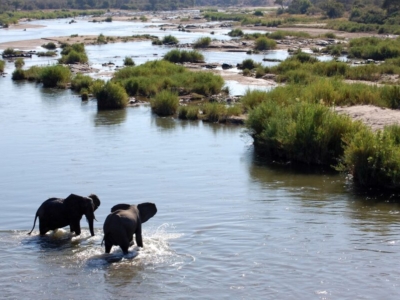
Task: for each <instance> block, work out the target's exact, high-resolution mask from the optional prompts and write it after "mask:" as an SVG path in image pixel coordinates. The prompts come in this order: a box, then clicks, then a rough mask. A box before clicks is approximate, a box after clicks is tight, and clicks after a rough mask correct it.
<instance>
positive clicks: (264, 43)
mask: <svg viewBox="0 0 400 300" xmlns="http://www.w3.org/2000/svg"><path fill="white" fill-rule="evenodd" d="M275 48H276V42H275V41H274V40H272V39H269V38H267V37H259V38H258V39H256V41H255V45H254V49H255V50H259V51H263V50H271V49H275Z"/></svg>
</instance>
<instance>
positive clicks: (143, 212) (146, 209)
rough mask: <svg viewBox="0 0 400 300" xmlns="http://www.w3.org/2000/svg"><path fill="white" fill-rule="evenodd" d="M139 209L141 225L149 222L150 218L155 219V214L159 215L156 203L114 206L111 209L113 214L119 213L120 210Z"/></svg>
mask: <svg viewBox="0 0 400 300" xmlns="http://www.w3.org/2000/svg"><path fill="white" fill-rule="evenodd" d="M135 207H136V208H137V209H138V210H139V217H140V221H141V223H145V222H147V221H148V220H149V219H150V218H152V217H154V216H155V214H156V213H157V207H156V205H155V204H154V203H151V202H145V203H141V204H138V205H137V206H136V205H130V204H117V205H114V206H113V207H112V208H111V212H114V211H117V210H119V209H122V210H129V209H134V208H135Z"/></svg>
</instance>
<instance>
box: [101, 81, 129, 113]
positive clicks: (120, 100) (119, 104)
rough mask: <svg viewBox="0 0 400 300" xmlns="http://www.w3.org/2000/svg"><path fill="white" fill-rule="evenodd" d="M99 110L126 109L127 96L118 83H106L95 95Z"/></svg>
mask: <svg viewBox="0 0 400 300" xmlns="http://www.w3.org/2000/svg"><path fill="white" fill-rule="evenodd" d="M95 96H96V98H97V108H98V109H99V110H109V109H121V108H124V107H126V105H127V104H128V101H129V96H128V94H127V93H126V92H125V89H124V88H123V87H122V86H120V85H119V84H118V83H114V82H111V81H108V82H107V83H106V84H105V85H104V86H103V87H102V88H100V90H98V91H97V92H96V94H95Z"/></svg>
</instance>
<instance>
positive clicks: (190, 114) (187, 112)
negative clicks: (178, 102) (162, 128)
mask: <svg viewBox="0 0 400 300" xmlns="http://www.w3.org/2000/svg"><path fill="white" fill-rule="evenodd" d="M198 114H199V108H198V107H197V106H179V108H178V118H179V119H182V120H197V119H198V118H199V116H198Z"/></svg>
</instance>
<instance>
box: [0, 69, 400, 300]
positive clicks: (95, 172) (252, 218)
mask: <svg viewBox="0 0 400 300" xmlns="http://www.w3.org/2000/svg"><path fill="white" fill-rule="evenodd" d="M7 68H8V69H7V70H8V72H9V73H10V72H11V71H12V68H13V67H12V66H10V64H8V67H7ZM0 91H1V96H0V113H1V118H0V141H1V147H0V166H1V167H0V205H1V206H0V207H1V212H0V215H1V218H0V278H1V280H0V291H1V294H0V297H1V298H4V299H83V298H90V299H124V298H127V299H134V298H139V297H146V299H211V298H213V299H228V298H229V299H399V297H400V287H399V284H400V268H399V260H400V214H399V211H400V206H399V205H398V204H395V203H389V202H385V201H384V202H377V201H374V200H373V199H366V198H365V197H361V196H356V195H354V193H352V192H351V189H350V188H349V186H348V184H347V183H346V181H345V178H344V177H342V176H340V175H337V174H328V173H322V174H315V173H307V172H298V171H296V172H295V171H289V170H284V169H281V168H272V167H269V166H266V165H264V164H262V163H261V162H260V161H259V160H258V158H257V157H256V156H255V155H254V153H253V148H252V140H251V138H250V137H249V136H248V135H247V133H246V132H245V130H244V129H243V128H242V127H235V126H233V127H232V126H225V125H214V124H206V123H202V122H183V121H178V120H175V119H171V118H158V117H155V116H154V115H152V114H151V111H150V108H149V107H147V106H142V107H136V108H133V107H130V108H127V109H125V110H122V111H109V112H98V111H97V107H96V102H95V100H91V101H89V102H87V103H83V102H81V100H80V99H79V97H77V96H76V95H74V94H73V93H71V92H70V91H68V90H67V91H61V90H52V89H43V88H42V87H41V86H40V85H36V84H34V83H26V82H21V83H15V82H12V81H11V79H10V75H7V76H6V77H5V78H0ZM70 193H76V194H81V195H88V194H90V193H96V194H97V195H98V196H99V197H100V200H101V206H100V207H99V209H98V210H97V211H96V218H97V222H95V233H96V236H95V237H90V234H89V230H88V227H87V223H86V222H85V220H82V221H81V224H82V225H83V227H84V229H83V233H82V234H81V236H79V237H72V238H71V237H70V236H69V235H68V234H67V232H66V231H64V232H63V231H61V233H60V232H59V234H58V235H51V234H49V235H48V236H46V237H44V238H40V237H38V236H37V234H38V228H37V227H36V230H35V231H34V234H33V235H32V236H28V235H26V233H27V232H28V231H29V230H30V229H31V227H32V224H33V218H34V214H35V212H36V209H37V208H38V206H39V205H40V204H41V203H42V202H43V201H44V200H45V199H47V198H49V197H52V196H56V197H65V196H67V195H69V194H70ZM146 201H152V202H155V203H156V204H157V207H158V213H157V215H156V216H155V217H154V218H152V219H151V220H149V221H148V222H147V223H146V224H144V245H145V248H144V249H141V250H138V249H136V248H135V247H132V248H131V249H130V253H129V254H128V255H127V256H123V255H122V252H121V251H120V250H119V249H117V248H113V253H112V254H111V255H108V256H107V255H104V254H103V253H104V248H102V247H101V246H100V243H101V240H102V238H103V236H102V225H103V222H104V220H105V218H106V216H107V214H108V212H109V210H110V208H111V207H112V206H113V205H115V204H117V203H121V202H128V203H140V202H146ZM110 261H114V263H110Z"/></svg>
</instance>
